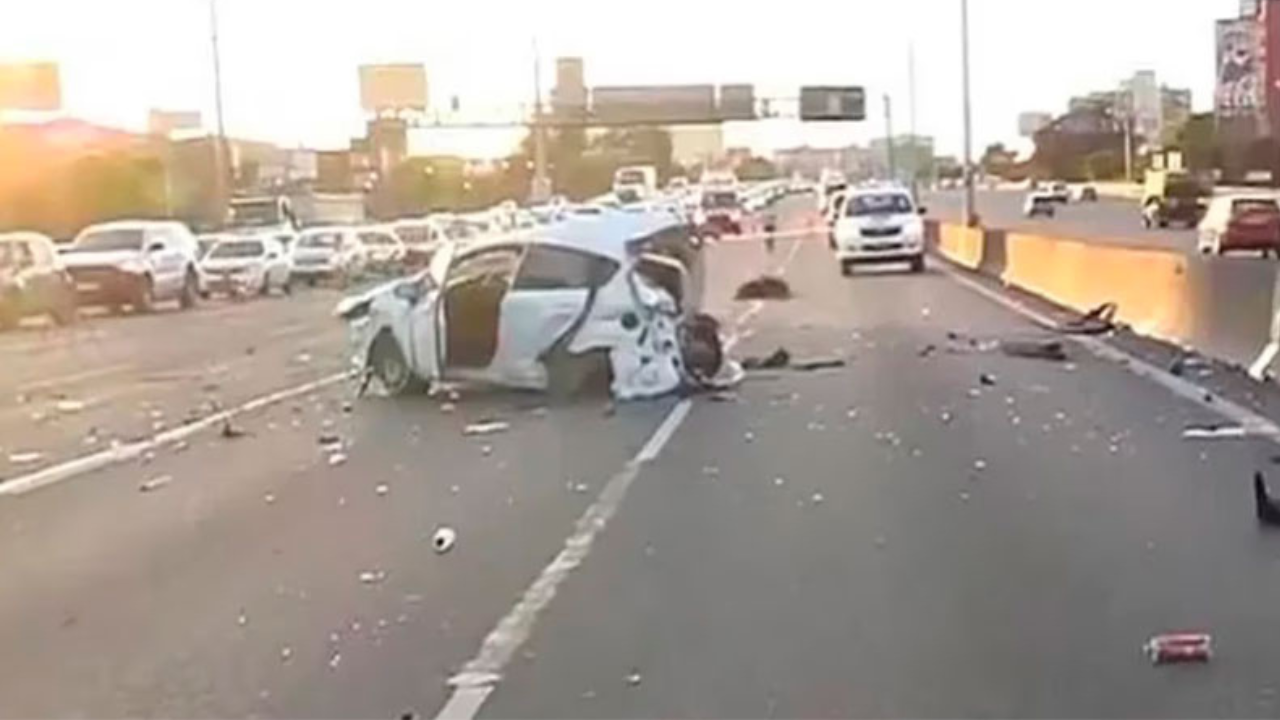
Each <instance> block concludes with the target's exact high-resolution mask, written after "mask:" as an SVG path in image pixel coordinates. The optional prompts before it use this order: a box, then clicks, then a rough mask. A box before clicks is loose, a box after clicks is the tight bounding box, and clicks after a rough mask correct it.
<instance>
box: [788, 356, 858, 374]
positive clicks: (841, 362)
mask: <svg viewBox="0 0 1280 720" xmlns="http://www.w3.org/2000/svg"><path fill="white" fill-rule="evenodd" d="M846 364H847V363H846V361H845V359H844V358H841V357H825V358H824V357H819V358H808V359H805V360H793V361H792V362H791V367H792V368H793V369H795V370H800V371H804V372H812V371H815V370H833V369H835V368H842V367H844V366H845V365H846Z"/></svg>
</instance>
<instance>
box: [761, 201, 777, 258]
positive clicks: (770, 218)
mask: <svg viewBox="0 0 1280 720" xmlns="http://www.w3.org/2000/svg"><path fill="white" fill-rule="evenodd" d="M777 229H778V216H777V215H776V214H775V213H774V211H773V206H772V205H770V206H769V207H768V208H767V209H766V210H765V214H764V249H765V252H767V253H769V254H770V255H772V254H773V248H774V246H775V244H776V239H775V238H774V236H773V234H774V232H776V231H777Z"/></svg>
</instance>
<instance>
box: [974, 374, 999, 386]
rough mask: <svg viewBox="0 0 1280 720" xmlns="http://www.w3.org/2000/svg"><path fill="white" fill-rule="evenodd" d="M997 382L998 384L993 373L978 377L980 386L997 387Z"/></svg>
mask: <svg viewBox="0 0 1280 720" xmlns="http://www.w3.org/2000/svg"><path fill="white" fill-rule="evenodd" d="M996 382H997V380H996V376H995V375H992V374H991V373H982V374H981V375H978V384H979V385H986V386H987V387H995V385H996Z"/></svg>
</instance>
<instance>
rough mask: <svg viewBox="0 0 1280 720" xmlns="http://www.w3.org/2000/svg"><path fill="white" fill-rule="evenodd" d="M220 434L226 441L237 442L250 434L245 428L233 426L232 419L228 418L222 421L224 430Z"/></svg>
mask: <svg viewBox="0 0 1280 720" xmlns="http://www.w3.org/2000/svg"><path fill="white" fill-rule="evenodd" d="M219 434H220V435H221V436H222V439H224V440H237V439H239V438H242V437H245V436H247V435H248V434H249V433H248V431H246V430H245V429H244V428H241V427H237V426H236V425H233V424H232V423H231V420H230V418H228V419H226V420H223V421H222V430H221V432H220V433H219Z"/></svg>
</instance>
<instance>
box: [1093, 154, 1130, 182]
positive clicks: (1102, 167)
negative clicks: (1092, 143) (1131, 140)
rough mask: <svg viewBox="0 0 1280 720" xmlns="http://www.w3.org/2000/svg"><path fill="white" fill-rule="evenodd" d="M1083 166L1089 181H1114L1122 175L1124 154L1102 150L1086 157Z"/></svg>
mask: <svg viewBox="0 0 1280 720" xmlns="http://www.w3.org/2000/svg"><path fill="white" fill-rule="evenodd" d="M1084 164H1085V174H1086V175H1087V176H1088V178H1089V179H1090V180H1114V179H1116V178H1118V177H1120V175H1121V174H1123V173H1124V154H1123V153H1116V152H1113V151H1110V150H1102V151H1099V152H1095V153H1091V154H1089V155H1088V156H1086V157H1085V159H1084Z"/></svg>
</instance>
